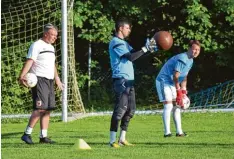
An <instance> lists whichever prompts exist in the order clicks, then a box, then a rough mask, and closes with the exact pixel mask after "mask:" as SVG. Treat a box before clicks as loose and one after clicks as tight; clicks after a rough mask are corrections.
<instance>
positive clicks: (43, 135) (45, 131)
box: [40, 129, 47, 138]
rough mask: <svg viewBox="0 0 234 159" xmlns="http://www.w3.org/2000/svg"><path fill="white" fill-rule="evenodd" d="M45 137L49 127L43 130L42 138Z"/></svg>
mask: <svg viewBox="0 0 234 159" xmlns="http://www.w3.org/2000/svg"><path fill="white" fill-rule="evenodd" d="M44 137H47V129H42V130H41V134H40V138H44Z"/></svg>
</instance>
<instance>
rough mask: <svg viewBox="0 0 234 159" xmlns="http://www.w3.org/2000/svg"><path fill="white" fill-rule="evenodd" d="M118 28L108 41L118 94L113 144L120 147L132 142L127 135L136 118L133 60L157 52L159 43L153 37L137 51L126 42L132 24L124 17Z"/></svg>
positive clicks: (117, 25) (111, 133) (113, 117)
mask: <svg viewBox="0 0 234 159" xmlns="http://www.w3.org/2000/svg"><path fill="white" fill-rule="evenodd" d="M115 29H116V33H115V36H114V37H113V38H112V40H111V41H110V43H109V54H110V63H111V68H112V78H113V87H114V93H115V105H114V111H113V114H112V118H111V125H110V146H111V147H114V148H118V147H119V146H129V145H132V144H130V143H129V142H127V140H126V138H125V136H126V132H127V129H128V125H129V122H130V119H131V118H132V117H133V115H134V113H135V109H136V103H135V90H134V68H133V63H132V62H133V61H135V60H136V59H138V58H139V57H140V56H142V55H144V54H145V53H147V52H155V51H157V45H156V42H155V41H154V40H153V39H151V40H150V41H149V40H147V42H146V44H145V46H144V47H142V49H141V50H140V51H134V50H133V48H132V47H131V46H130V45H129V44H128V42H127V41H125V38H127V37H128V36H129V34H130V32H131V23H130V22H129V21H128V20H127V19H125V18H122V19H120V20H119V21H117V22H116V25H115ZM120 121H121V123H120V128H121V130H120V137H119V140H118V143H116V133H117V130H118V125H119V122H120Z"/></svg>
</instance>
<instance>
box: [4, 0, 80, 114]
mask: <svg viewBox="0 0 234 159" xmlns="http://www.w3.org/2000/svg"><path fill="white" fill-rule="evenodd" d="M1 3H2V11H1V38H2V39H1V40H2V41H1V43H2V46H1V47H2V50H1V51H2V53H1V58H2V60H1V80H2V83H1V84H2V85H1V87H2V100H1V106H2V114H7V115H10V114H28V113H30V112H31V110H32V99H31V93H30V89H28V88H25V87H22V86H20V85H19V84H18V76H19V73H20V71H21V69H22V67H23V64H24V62H25V60H26V55H27V52H28V49H29V46H30V44H31V43H32V42H34V41H35V40H37V39H39V38H41V37H42V34H43V26H44V25H45V24H47V23H52V24H54V25H56V26H57V27H58V29H59V35H58V39H57V42H56V43H55V44H54V46H55V49H56V64H57V66H58V70H59V74H60V76H61V63H62V62H61V41H62V40H61V34H62V33H61V24H62V22H61V1H60V0H52V1H47V0H33V1H32V0H17V1H16V0H2V1H1ZM72 8H73V0H68V27H67V28H68V33H67V35H68V39H67V40H68V49H67V50H68V62H67V63H68V66H67V67H68V98H67V102H68V106H67V107H68V113H69V112H76V113H84V112H85V109H84V106H83V103H82V99H81V95H80V92H79V88H78V82H77V75H76V67H75V54H74V34H73V13H72ZM61 100H62V95H61V92H60V91H58V90H56V105H57V108H58V109H57V110H56V112H57V113H60V112H61V111H62V101H61Z"/></svg>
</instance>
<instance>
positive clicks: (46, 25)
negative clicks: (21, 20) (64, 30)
mask: <svg viewBox="0 0 234 159" xmlns="http://www.w3.org/2000/svg"><path fill="white" fill-rule="evenodd" d="M50 29H55V30H57V31H58V28H57V27H56V26H55V25H53V24H51V23H48V24H45V25H44V30H43V31H44V33H45V32H48V30H50Z"/></svg>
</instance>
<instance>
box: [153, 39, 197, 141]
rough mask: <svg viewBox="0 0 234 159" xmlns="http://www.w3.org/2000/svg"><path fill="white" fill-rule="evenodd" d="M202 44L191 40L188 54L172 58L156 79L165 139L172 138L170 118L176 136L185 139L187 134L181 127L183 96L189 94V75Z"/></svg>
mask: <svg viewBox="0 0 234 159" xmlns="http://www.w3.org/2000/svg"><path fill="white" fill-rule="evenodd" d="M200 47H201V46H200V42H199V41H197V40H191V41H190V42H189V49H188V51H187V52H184V53H181V54H178V55H175V56H173V57H172V58H170V59H169V60H168V61H167V62H166V63H165V64H164V66H163V67H162V69H161V70H160V72H159V74H158V76H157V78H156V88H157V92H158V97H159V100H160V102H163V105H164V109H163V123H164V137H171V136H172V134H171V130H170V116H171V112H172V113H173V119H174V123H175V127H176V136H177V137H183V136H186V135H187V134H186V133H184V132H183V130H182V126H181V112H180V108H179V107H177V106H176V104H177V105H182V97H183V94H187V91H186V86H187V75H188V73H189V71H190V69H191V67H192V65H193V58H196V57H197V56H198V55H199V54H200Z"/></svg>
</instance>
